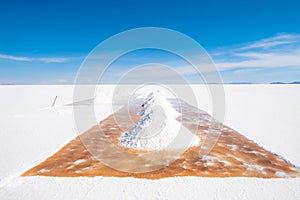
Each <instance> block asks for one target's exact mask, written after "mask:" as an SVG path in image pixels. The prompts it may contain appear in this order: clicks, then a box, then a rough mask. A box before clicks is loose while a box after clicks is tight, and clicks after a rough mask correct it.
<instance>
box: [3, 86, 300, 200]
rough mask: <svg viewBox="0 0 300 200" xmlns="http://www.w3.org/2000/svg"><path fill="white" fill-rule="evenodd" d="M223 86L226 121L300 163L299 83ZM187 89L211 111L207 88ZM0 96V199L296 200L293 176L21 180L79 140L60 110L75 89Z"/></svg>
mask: <svg viewBox="0 0 300 200" xmlns="http://www.w3.org/2000/svg"><path fill="white" fill-rule="evenodd" d="M224 87H225V94H226V118H225V124H226V125H228V126H230V127H231V128H234V129H235V130H237V131H239V132H240V133H242V134H243V135H245V136H247V137H248V138H250V139H252V140H254V141H256V142H257V143H259V144H261V145H262V146H263V147H265V148H266V149H268V150H271V151H273V152H276V153H278V154H279V155H282V156H284V157H285V158H287V159H288V160H290V161H291V162H292V163H293V164H296V165H298V166H300V157H299V156H298V154H299V152H300V145H299V141H300V132H299V130H300V123H299V116H300V104H299V102H300V86H299V85H226V86H224ZM112 90H113V86H105V93H106V94H107V96H110V95H111V94H112ZM193 90H194V91H195V93H196V94H197V98H198V100H199V107H200V108H201V109H204V110H206V111H208V112H209V113H211V104H210V99H209V95H208V92H207V90H206V87H205V86H202V85H197V86H193ZM0 94H1V98H0V199H100V198H103V197H104V198H106V199H109V198H112V199H139V198H141V197H143V199H153V198H158V199H200V198H201V199H255V198H256V199H300V179H299V178H298V179H253V178H250V179H249V178H227V179H213V178H198V177H185V178H169V179H162V180H155V181H152V180H143V179H133V178H101V177H97V178H51V177H48V178H46V177H19V175H20V174H21V173H22V172H24V171H25V170H26V169H29V168H30V167H32V166H33V165H35V164H38V163H39V162H40V161H42V160H43V159H45V158H46V157H48V156H49V155H51V154H52V153H54V152H55V151H57V150H58V149H59V148H60V147H61V146H63V145H64V144H66V143H67V142H68V141H69V140H70V139H72V138H74V137H75V136H76V135H77V132H76V128H75V126H74V120H73V115H72V107H71V106H60V105H64V104H67V103H71V102H72V95H73V86H0ZM55 96H57V101H56V105H57V106H55V107H54V108H49V107H50V106H51V104H52V103H53V101H54V98H55ZM100 99H101V98H100ZM97 104H98V105H97V106H96V113H97V117H98V119H99V120H100V119H102V118H104V117H106V116H107V115H109V114H110V113H111V112H112V109H111V107H110V106H109V105H110V104H109V100H108V99H107V98H105V101H103V102H101V100H99V98H98V99H97ZM91 125H92V124H91ZM86 128H88V126H87V127H86ZM145 194H146V195H145Z"/></svg>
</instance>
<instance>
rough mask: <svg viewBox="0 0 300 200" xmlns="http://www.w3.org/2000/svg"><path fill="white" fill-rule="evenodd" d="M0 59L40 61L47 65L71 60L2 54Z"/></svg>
mask: <svg viewBox="0 0 300 200" xmlns="http://www.w3.org/2000/svg"><path fill="white" fill-rule="evenodd" d="M0 59H6V60H14V61H25V62H33V61H40V62H45V63H63V62H68V61H70V60H71V59H70V58H59V57H46V58H36V57H24V56H12V55H7V54H0Z"/></svg>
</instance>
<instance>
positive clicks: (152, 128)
mask: <svg viewBox="0 0 300 200" xmlns="http://www.w3.org/2000/svg"><path fill="white" fill-rule="evenodd" d="M139 115H140V116H142V119H141V120H140V121H139V122H138V123H137V124H136V125H135V126H134V127H133V128H131V129H129V130H128V131H127V132H124V133H123V134H122V135H121V137H120V142H121V144H123V145H124V146H126V147H129V148H135V149H144V150H162V149H166V148H170V147H169V146H168V145H169V144H171V143H172V141H173V140H174V139H175V138H176V136H177V135H178V133H179V131H184V133H185V134H192V133H191V132H190V131H188V130H187V129H186V128H185V127H183V126H182V125H181V124H180V123H179V122H178V121H177V120H176V118H177V117H179V116H180V115H181V114H180V113H178V112H177V111H176V110H175V109H174V108H173V107H172V105H171V103H170V102H169V101H168V100H167V99H166V98H164V97H163V96H162V95H160V93H159V92H155V93H150V94H149V95H148V97H147V98H146V100H145V102H144V104H142V110H141V111H140V112H139ZM188 136H189V137H190V138H191V137H193V140H194V141H193V142H192V144H189V145H197V144H198V143H199V138H198V137H197V136H195V135H193V134H192V136H191V135H188ZM172 146H173V145H172ZM176 146H177V147H178V145H176ZM179 146H180V145H179ZM179 148H180V147H179Z"/></svg>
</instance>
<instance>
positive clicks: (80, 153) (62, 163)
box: [23, 102, 299, 179]
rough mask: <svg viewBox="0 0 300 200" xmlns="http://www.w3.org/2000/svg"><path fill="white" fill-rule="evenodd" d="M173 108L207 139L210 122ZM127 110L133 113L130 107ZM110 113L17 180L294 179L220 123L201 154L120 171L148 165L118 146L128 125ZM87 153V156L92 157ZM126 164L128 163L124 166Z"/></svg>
mask: <svg viewBox="0 0 300 200" xmlns="http://www.w3.org/2000/svg"><path fill="white" fill-rule="evenodd" d="M175 108H176V109H177V110H178V111H180V112H181V113H182V114H183V115H182V116H183V118H182V119H181V120H180V122H181V123H182V124H183V125H184V126H185V127H186V128H188V129H193V128H195V127H196V128H198V131H197V136H199V137H200V139H201V141H205V139H208V138H209V137H208V134H210V133H209V131H208V129H209V125H210V122H211V120H212V118H211V117H210V116H209V115H208V114H207V113H205V112H203V111H201V110H199V109H196V108H194V107H192V106H190V105H188V104H186V103H184V102H181V107H180V109H179V107H178V106H176V105H175ZM133 111H134V112H135V111H136V110H135V109H133ZM134 112H133V113H134ZM114 115H115V116H114ZM114 115H110V116H109V117H108V118H106V119H105V120H103V121H101V122H100V124H99V126H98V125H96V126H94V127H92V128H91V129H90V130H88V131H86V132H85V133H83V134H82V135H81V136H80V137H76V138H75V139H74V140H72V141H71V142H69V143H68V144H67V145H65V146H64V147H62V148H61V149H60V150H59V151H58V152H57V153H55V154H54V155H52V156H50V157H49V158H47V159H46V160H45V161H43V162H42V163H40V164H39V165H37V166H35V167H33V168H31V169H30V170H28V171H26V172H25V173H24V174H23V176H56V177H79V176H88V177H94V176H116V177H137V178H147V179H159V178H165V177H174V176H201V177H261V178H276V177H298V176H299V171H298V169H297V168H296V167H295V166H293V165H292V164H290V163H288V162H286V161H285V160H283V159H282V158H280V157H279V156H277V155H275V154H273V153H271V152H269V151H267V150H265V149H263V148H262V147H260V146H258V145H257V144H255V143H254V142H252V141H250V140H248V139H247V138H245V137H244V136H242V135H240V134H239V133H237V132H236V131H234V130H232V129H230V128H229V127H226V126H224V125H223V124H220V123H219V124H218V128H219V130H220V132H221V134H220V135H219V138H218V140H217V143H216V144H215V145H214V146H213V148H212V149H211V151H210V152H209V153H208V154H207V155H202V156H199V155H200V154H199V152H200V148H201V145H202V144H203V143H202V144H200V145H199V146H194V147H190V148H188V149H187V150H186V151H185V152H184V153H183V154H182V155H181V156H180V157H179V158H177V159H175V161H174V162H172V163H171V164H170V165H168V166H165V167H163V168H160V169H158V170H155V171H151V172H143V173H128V172H124V171H126V168H128V169H135V167H136V166H141V165H145V166H146V165H147V164H148V165H150V166H151V164H152V163H147V160H143V159H140V157H139V156H137V155H141V154H145V153H147V152H143V151H138V150H132V149H127V148H125V147H123V146H122V145H120V143H119V139H118V138H119V136H120V134H121V133H122V132H123V131H124V130H128V129H129V128H131V127H132V126H133V123H132V121H130V120H129V119H128V117H127V115H126V113H125V111H124V110H120V111H118V112H116V113H115V114H114ZM115 117H117V118H118V119H119V120H118V122H120V120H121V122H122V123H118V124H117V123H116V122H115ZM131 120H133V121H134V122H137V121H138V120H139V117H138V116H137V115H136V114H132V119H131ZM99 127H101V130H102V131H103V132H101V131H100V129H99ZM122 130H123V131H122ZM105 138H107V139H108V140H107V139H105ZM206 142H209V141H206ZM112 144H114V145H115V146H116V147H117V148H118V149H119V150H121V151H123V152H129V153H128V154H120V153H118V151H112V150H111V145H112ZM90 152H93V155H92V154H91V153H90ZM95 152H96V153H97V154H99V157H101V156H102V157H103V156H104V157H105V159H109V161H110V163H114V164H115V166H118V169H125V170H122V171H118V170H115V169H113V168H111V167H109V166H107V165H105V164H104V163H102V162H100V161H99V159H96V158H95ZM174 154H176V152H175V150H174V151H160V152H159V153H158V154H156V156H157V159H168V158H172V156H174ZM96 157H97V156H96ZM158 157H159V158H158ZM128 160H130V163H131V164H128V162H124V161H128ZM136 171H138V169H136Z"/></svg>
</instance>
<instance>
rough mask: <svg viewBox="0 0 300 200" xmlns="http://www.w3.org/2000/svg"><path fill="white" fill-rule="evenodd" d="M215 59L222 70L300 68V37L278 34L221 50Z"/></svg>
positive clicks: (216, 53) (214, 55) (214, 54)
mask: <svg viewBox="0 0 300 200" xmlns="http://www.w3.org/2000/svg"><path fill="white" fill-rule="evenodd" d="M212 55H213V58H214V60H215V62H216V65H217V67H218V68H219V69H220V70H228V69H234V68H245V69H247V68H253V67H254V68H257V67H262V68H277V67H299V68H300V56H299V55H300V35H297V34H278V35H276V36H274V37H271V38H266V39H262V40H259V41H254V42H252V43H247V44H242V45H237V46H234V47H225V48H220V49H218V50H217V51H215V52H214V53H213V54H212Z"/></svg>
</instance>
